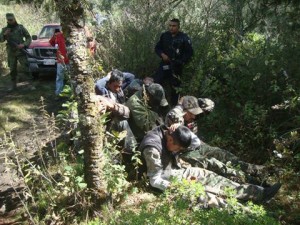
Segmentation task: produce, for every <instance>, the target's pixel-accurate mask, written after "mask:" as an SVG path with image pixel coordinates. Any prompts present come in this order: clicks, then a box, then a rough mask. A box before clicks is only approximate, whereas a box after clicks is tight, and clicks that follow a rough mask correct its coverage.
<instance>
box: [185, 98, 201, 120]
mask: <svg viewBox="0 0 300 225" xmlns="http://www.w3.org/2000/svg"><path fill="white" fill-rule="evenodd" d="M182 107H183V109H185V110H187V111H188V112H190V113H192V114H194V115H198V114H200V113H202V112H203V110H202V109H201V108H200V107H199V104H198V99H197V98H196V97H194V96H184V97H183V99H182Z"/></svg>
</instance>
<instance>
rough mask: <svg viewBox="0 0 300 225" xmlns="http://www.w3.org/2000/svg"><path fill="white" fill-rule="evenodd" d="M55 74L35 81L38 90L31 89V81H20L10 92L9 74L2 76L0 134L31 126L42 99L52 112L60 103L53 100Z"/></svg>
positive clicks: (0, 87)
mask: <svg viewBox="0 0 300 225" xmlns="http://www.w3.org/2000/svg"><path fill="white" fill-rule="evenodd" d="M6 72H7V71H6ZM54 77H55V74H49V75H44V76H43V77H41V79H40V80H39V81H36V82H34V83H33V85H34V86H35V87H36V90H30V88H31V84H30V82H31V81H28V80H25V81H24V82H19V83H18V90H17V91H15V92H9V91H8V89H9V86H10V77H9V75H7V73H6V75H1V76H0V135H2V134H4V132H11V131H12V130H19V129H27V128H29V127H30V126H31V118H33V117H35V116H36V115H38V114H39V107H40V105H41V104H40V99H41V97H42V96H43V98H44V99H45V101H46V104H47V107H48V109H49V110H50V112H53V111H55V109H57V107H59V105H58V104H57V105H56V103H55V102H53V101H51V100H52V99H53V98H54V88H55V80H54Z"/></svg>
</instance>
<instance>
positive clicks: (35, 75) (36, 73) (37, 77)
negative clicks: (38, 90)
mask: <svg viewBox="0 0 300 225" xmlns="http://www.w3.org/2000/svg"><path fill="white" fill-rule="evenodd" d="M32 77H33V80H37V79H39V77H40V74H39V73H38V72H34V73H32Z"/></svg>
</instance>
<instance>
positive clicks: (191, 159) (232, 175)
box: [179, 151, 246, 183]
mask: <svg viewBox="0 0 300 225" xmlns="http://www.w3.org/2000/svg"><path fill="white" fill-rule="evenodd" d="M179 157H180V159H182V160H183V161H185V162H187V163H189V164H190V165H191V166H192V167H199V168H203V169H207V170H210V171H213V172H215V173H216V174H218V175H221V176H224V177H226V178H229V179H234V180H238V181H240V182H243V183H245V181H246V174H245V173H244V172H243V171H241V170H237V169H234V168H230V167H228V166H226V164H225V163H223V162H221V161H219V160H217V159H215V158H206V157H204V156H202V155H200V154H199V152H197V151H189V152H186V153H184V154H181V155H180V156H179Z"/></svg>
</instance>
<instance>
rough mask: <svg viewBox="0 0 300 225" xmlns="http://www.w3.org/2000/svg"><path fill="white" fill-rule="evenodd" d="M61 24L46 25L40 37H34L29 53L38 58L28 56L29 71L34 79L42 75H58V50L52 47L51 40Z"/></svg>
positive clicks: (28, 49)
mask: <svg viewBox="0 0 300 225" xmlns="http://www.w3.org/2000/svg"><path fill="white" fill-rule="evenodd" d="M56 28H59V29H61V26H60V24H46V25H44V26H43V28H42V30H41V32H40V33H39V35H32V42H31V44H30V46H29V48H27V51H28V52H29V53H30V54H31V55H32V56H36V58H34V57H32V56H28V63H29V70H30V72H31V73H32V75H33V76H34V77H38V76H39V74H40V73H49V72H51V73H55V74H56V48H54V47H53V46H51V45H50V43H49V40H50V38H51V37H52V35H53V34H54V30H55V29H56Z"/></svg>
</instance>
